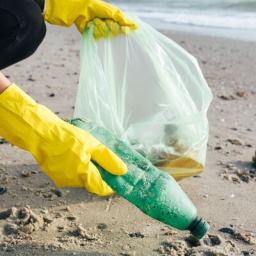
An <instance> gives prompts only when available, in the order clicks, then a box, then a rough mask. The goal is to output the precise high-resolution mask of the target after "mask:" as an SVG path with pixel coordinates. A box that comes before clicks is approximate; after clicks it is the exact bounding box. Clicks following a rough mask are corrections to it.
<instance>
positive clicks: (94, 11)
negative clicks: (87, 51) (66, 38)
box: [44, 0, 137, 34]
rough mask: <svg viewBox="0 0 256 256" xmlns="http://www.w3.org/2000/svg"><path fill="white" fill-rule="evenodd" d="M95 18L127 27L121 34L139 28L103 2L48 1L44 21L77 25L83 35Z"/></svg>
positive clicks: (61, 24) (98, 0)
mask: <svg viewBox="0 0 256 256" xmlns="http://www.w3.org/2000/svg"><path fill="white" fill-rule="evenodd" d="M94 18H99V19H101V20H103V21H104V20H105V19H107V20H112V21H114V22H115V23H118V25H119V26H122V27H126V29H122V30H120V29H119V30H118V31H119V32H120V31H125V30H127V28H129V29H132V30H134V29H136V28H137V25H136V24H134V23H133V22H132V21H130V20H128V19H127V18H126V17H125V15H124V14H123V13H122V12H121V11H120V10H119V9H118V8H116V7H114V6H112V5H110V4H108V3H105V2H103V1H101V0H48V1H46V9H45V13H44V19H45V21H47V22H49V23H51V24H55V25H60V26H66V27H68V26H71V25H72V24H75V25H76V27H77V28H78V30H79V31H80V33H81V34H82V33H83V32H84V31H85V29H86V27H87V25H88V24H87V23H88V22H89V21H92V20H93V19H94ZM108 23H109V22H108ZM108 23H106V24H108ZM111 26H112V28H113V29H114V27H115V28H116V25H115V26H113V25H111Z"/></svg>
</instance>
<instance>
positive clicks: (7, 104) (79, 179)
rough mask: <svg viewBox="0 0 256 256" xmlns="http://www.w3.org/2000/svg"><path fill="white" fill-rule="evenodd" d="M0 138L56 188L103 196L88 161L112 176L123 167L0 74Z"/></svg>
mask: <svg viewBox="0 0 256 256" xmlns="http://www.w3.org/2000/svg"><path fill="white" fill-rule="evenodd" d="M0 88H1V90H2V93H1V94H0V136H2V137H3V138H5V139H6V140H7V141H9V142H10V143H12V144H13V145H15V146H17V147H19V148H21V149H24V150H26V151H28V152H30V153H31V154H32V155H33V156H34V158H35V159H36V161H37V163H38V165H39V166H40V167H41V169H42V170H43V171H44V172H45V173H46V174H47V175H48V176H49V177H50V178H51V179H52V180H53V181H54V183H55V184H56V185H57V186H60V187H82V186H85V187H86V189H87V190H88V191H90V192H92V193H95V194H98V195H101V196H107V195H111V194H112V193H113V190H112V189H111V188H110V187H109V186H108V185H107V184H106V183H105V182H104V181H103V180H102V178H101V175H100V173H99V171H98V169H97V167H96V166H95V165H94V164H93V162H92V161H94V162H96V163H97V164H99V165H100V166H101V167H102V168H104V169H105V170H107V171H109V172H110V173H112V174H115V175H123V174H125V173H126V171H127V167H126V165H125V163H124V162H123V161H122V160H121V159H120V158H119V157H118V156H116V155H115V154H114V153H113V152H112V151H111V150H109V149H108V148H106V147H105V146H104V145H103V144H101V143H100V142H99V141H98V140H96V139H95V138H94V137H93V136H92V135H91V134H90V133H88V132H85V131H84V130H82V129H80V128H78V127H75V126H73V125H71V124H69V123H67V122H65V121H63V120H62V119H60V118H59V117H58V116H56V115H55V114H54V113H53V112H52V111H51V110H49V109H48V108H46V107H44V106H43V105H40V104H38V103H36V102H35V101H34V100H33V99H32V98H31V97H30V96H29V95H27V94H26V93H25V92H24V91H22V90H21V89H20V88H19V87H18V86H16V85H15V84H14V83H11V84H10V81H9V80H8V79H7V78H6V77H5V76H4V75H3V74H2V73H1V72H0Z"/></svg>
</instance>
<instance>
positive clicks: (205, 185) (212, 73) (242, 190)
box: [0, 26, 256, 256]
mask: <svg viewBox="0 0 256 256" xmlns="http://www.w3.org/2000/svg"><path fill="white" fill-rule="evenodd" d="M169 36H170V37H171V38H172V39H173V40H174V41H176V42H177V43H179V44H180V45H181V46H183V47H184V48H185V49H186V50H187V51H189V52H190V53H191V54H193V55H194V56H195V57H196V58H197V59H198V62H199V65H200V67H201V68H202V71H203V74H204V76H205V78H206V80H207V81H208V83H209V86H210V88H211V89H212V92H213V94H214V100H213V102H212V104H211V107H210V110H209V115H208V117H209V122H210V138H209V143H208V154H207V165H206V169H205V171H204V172H203V173H202V174H201V175H199V176H196V177H193V178H189V179H186V180H183V181H181V182H180V185H181V187H182V188H183V189H184V191H185V192H186V193H187V195H188V196H189V197H190V199H191V200H192V202H193V203H194V204H195V206H196V207H197V209H198V212H199V214H200V216H202V217H203V218H204V219H206V220H208V221H209V222H210V224H211V230H210V232H209V234H208V235H207V236H205V238H204V239H202V240H200V241H197V240H195V239H193V237H191V236H190V235H189V233H188V232H186V231H185V232H184V231H177V230H174V229H172V228H170V227H168V226H166V225H164V224H162V223H159V222H157V221H155V220H153V219H151V218H149V217H147V216H146V215H144V214H143V213H141V212H140V211H139V210H138V209H136V208H135V207H134V206H133V205H131V204H130V203H128V202H127V201H125V200H124V199H122V198H121V197H119V196H117V195H114V196H112V197H107V198H101V197H97V196H95V195H93V194H90V193H87V192H86V191H85V190H84V189H83V188H80V189H70V188H65V189H59V188H56V187H55V186H54V184H53V183H52V182H51V180H49V179H48V178H47V177H46V176H45V175H44V174H43V173H42V171H41V170H40V169H39V168H38V166H37V164H36V162H35V161H34V159H33V158H32V157H31V156H30V155H29V154H28V153H27V152H24V151H22V150H20V149H18V148H16V147H14V146H12V145H10V144H8V143H3V142H4V141H2V143H1V144H0V152H1V154H0V170H1V172H0V186H1V187H3V188H6V189H7V190H6V192H5V191H4V190H1V193H2V194H1V195H0V200H1V208H0V255H22V256H25V255H95V256H96V255H106V256H107V255H126V256H128V255H131V256H132V255H136V256H138V255H140V256H142V255H145V256H150V255H181V256H182V255H193V256H196V255H203V256H224V255H227V256H230V255H255V254H256V245H255V239H256V204H255V201H256V193H255V192H256V190H255V174H256V172H255V169H253V167H252V165H251V164H252V158H253V156H254V154H255V149H256V140H255V138H256V123H255V118H256V79H255V67H256V55H255V50H256V44H255V43H249V42H239V41H234V40H228V39H221V38H213V37H206V36H195V35H188V34H178V33H169ZM79 47H80V35H79V34H78V32H77V31H76V29H75V28H74V27H72V28H70V29H65V28H59V27H55V26H49V27H48V34H47V36H46V38H45V41H44V42H43V44H42V45H41V46H40V47H39V49H38V51H37V52H36V54H34V55H33V56H32V57H30V58H29V59H27V60H25V61H23V62H22V63H19V64H17V65H14V66H13V67H11V68H8V69H6V70H4V73H5V74H6V75H8V76H9V77H10V79H11V80H12V81H15V82H16V83H17V84H18V85H20V87H21V88H22V89H23V90H25V91H26V92H27V93H28V94H30V95H31V96H32V97H33V98H34V99H35V100H37V101H38V102H40V103H42V104H44V105H46V106H47V107H49V108H50V109H51V110H53V111H54V112H55V113H57V114H58V115H59V116H60V117H62V118H70V117H72V113H73V107H74V102H75V97H76V90H77V83H78V79H79ZM28 139H29V137H28ZM255 168H256V167H255Z"/></svg>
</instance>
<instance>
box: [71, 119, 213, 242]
mask: <svg viewBox="0 0 256 256" xmlns="http://www.w3.org/2000/svg"><path fill="white" fill-rule="evenodd" d="M69 122H70V123H71V124H73V125H75V126H77V127H80V128H82V129H84V130H85V131H87V132H89V133H91V134H92V135H93V136H94V137H95V138H97V139H98V140H99V141H100V142H101V143H102V144H104V145H105V146H107V147H108V148H109V149H111V150H112V151H113V152H114V153H115V154H117V155H118V156H119V157H120V158H121V159H122V160H123V161H124V162H125V163H126V165H127V167H128V171H127V173H126V174H125V175H123V176H115V175H112V174H110V173H109V172H106V171H105V170H104V169H102V168H101V167H100V166H99V165H97V164H96V166H97V167H98V169H99V171H100V173H101V175H102V178H103V180H105V182H106V183H107V184H108V185H109V186H110V187H111V188H112V189H113V190H114V191H115V192H116V193H117V194H119V195H120V196H122V197H123V198H125V199H126V200H128V201H129V202H131V203H132V204H133V205H135V206H136V207H138V208H139V209H140V210H141V211H142V212H144V213H145V214H147V215H148V216H150V217H152V218H154V219H156V220H159V221H161V222H163V223H165V224H168V225H170V226H172V227H174V228H176V229H179V230H189V231H190V232H191V233H192V234H193V235H194V236H195V237H196V238H198V239H200V238H202V237H203V236H204V235H205V234H206V233H207V231H208V229H209V227H210V226H209V224H208V223H207V222H206V221H204V220H202V219H200V218H199V217H198V214H197V209H196V208H195V206H194V205H193V203H192V202H191V201H190V199H189V198H188V197H187V196H186V194H185V193H184V192H183V190H182V189H181V187H180V186H179V185H178V183H177V182H176V181H175V180H174V178H173V177H172V176H170V175H169V174H167V173H165V172H162V171H160V170H159V169H158V168H156V167H155V166H153V164H152V163H151V162H150V161H149V160H147V159H146V158H144V157H143V156H142V155H141V154H139V153H138V152H137V151H136V150H134V149H132V148H131V147H130V146H128V145H127V144H125V143H124V142H123V141H121V140H120V139H118V138H117V137H116V136H115V135H113V134H112V133H111V132H109V131H108V130H107V129H105V128H104V127H101V126H99V125H97V124H96V123H94V122H92V121H91V120H88V119H85V120H81V119H72V120H70V121H69Z"/></svg>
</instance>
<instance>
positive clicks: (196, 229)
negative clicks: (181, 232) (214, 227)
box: [188, 217, 210, 239]
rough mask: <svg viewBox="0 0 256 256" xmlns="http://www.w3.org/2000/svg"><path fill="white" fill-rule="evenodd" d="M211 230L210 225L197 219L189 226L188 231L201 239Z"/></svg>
mask: <svg viewBox="0 0 256 256" xmlns="http://www.w3.org/2000/svg"><path fill="white" fill-rule="evenodd" d="M209 229H210V225H209V223H207V222H206V221H205V220H203V219H201V218H198V217H197V218H196V219H195V220H194V221H193V222H192V224H191V225H190V226H189V228H188V230H189V231H190V232H191V234H192V235H193V236H195V237H196V238H197V239H201V238H202V237H203V236H204V235H205V234H206V233H207V232H208V230H209Z"/></svg>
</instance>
